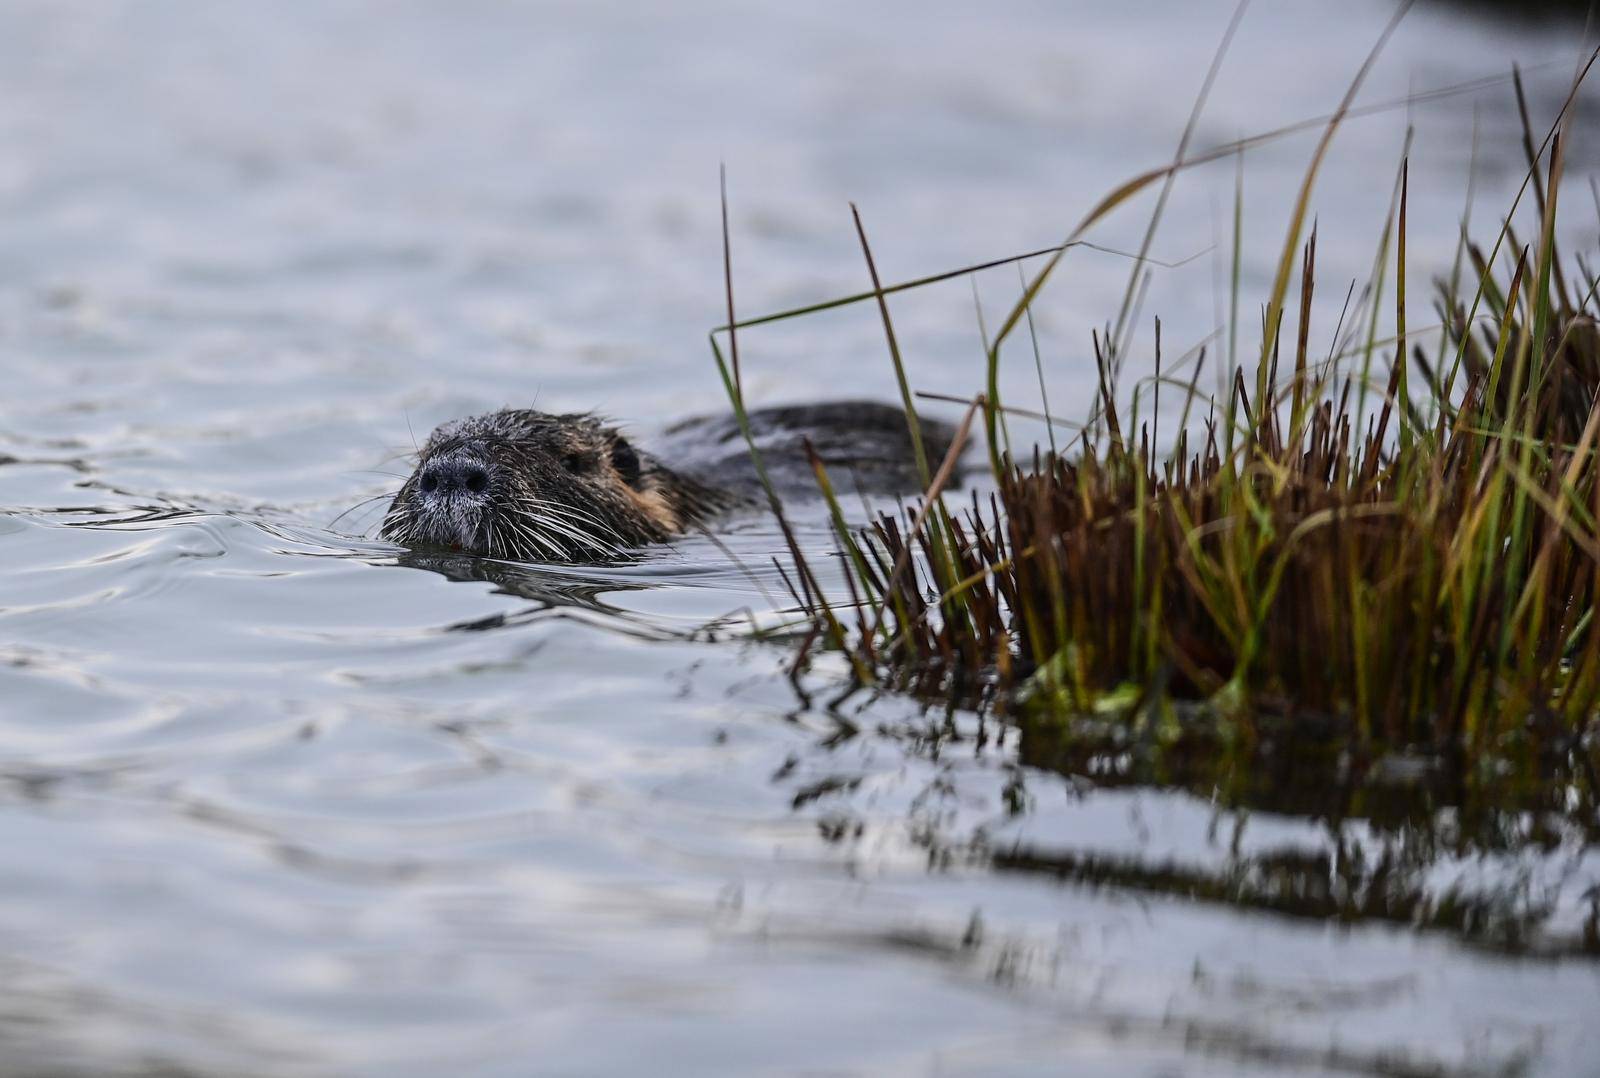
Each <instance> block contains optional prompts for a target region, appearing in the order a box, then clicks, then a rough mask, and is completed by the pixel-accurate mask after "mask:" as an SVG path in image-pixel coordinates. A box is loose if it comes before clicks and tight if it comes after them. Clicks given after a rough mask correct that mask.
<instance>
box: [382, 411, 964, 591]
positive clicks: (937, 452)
mask: <svg viewBox="0 0 1600 1078" xmlns="http://www.w3.org/2000/svg"><path fill="white" fill-rule="evenodd" d="M748 418H749V421H750V428H751V432H752V434H753V435H754V437H755V440H756V444H757V446H758V447H759V449H760V451H761V454H762V460H763V463H764V464H765V466H766V468H767V471H768V476H769V478H770V479H771V480H772V482H773V484H774V486H775V487H776V488H777V489H778V491H779V493H781V494H787V495H794V494H801V493H805V492H808V491H809V492H810V493H815V491H816V481H815V477H814V473H813V472H812V469H811V465H810V462H809V457H808V455H807V454H806V452H805V449H804V443H805V442H806V441H809V442H810V443H811V445H812V446H813V448H815V450H816V451H817V453H818V455H819V456H820V457H821V458H822V460H823V461H824V463H825V464H827V465H828V467H829V469H830V472H831V473H837V474H836V475H835V478H834V481H835V482H836V483H838V484H839V485H840V486H841V487H844V488H846V489H851V488H853V489H856V490H859V491H862V492H864V493H868V492H870V493H912V492H915V491H916V490H917V489H918V485H919V484H918V482H917V475H916V471H915V469H914V466H913V464H912V449H911V439H910V435H909V433H908V429H907V425H906V416H905V413H904V412H902V411H901V410H900V409H898V408H894V407H891V406H889V405H884V404H874V403H870V402H865V401H841V402H836V403H829V404H810V405H795V406H790V407H780V408H765V409H760V410H757V411H753V412H750V413H748ZM921 429H922V434H923V440H924V443H925V446H926V451H927V453H928V455H929V457H930V458H931V460H932V461H933V465H934V466H937V465H938V463H939V461H940V460H941V459H942V458H943V456H944V455H945V453H946V452H947V451H948V449H949V447H950V442H951V440H952V438H953V436H954V431H953V429H952V428H951V427H950V426H949V425H948V424H946V423H942V422H938V421H929V420H923V421H922V424H921ZM666 446H667V447H666V448H664V449H663V451H662V455H661V456H656V455H654V454H651V453H646V452H644V451H642V450H640V449H638V448H636V447H635V446H634V445H633V443H632V442H631V441H630V440H629V439H628V438H627V437H625V436H624V435H623V434H622V433H620V432H619V431H618V430H617V428H616V427H615V426H613V425H611V424H609V423H607V422H606V421H604V420H601V419H599V418H596V417H595V416H593V415H587V414H567V415H552V414H549V413H546V412H538V411H534V410H532V409H528V408H508V409H505V410H503V411H499V412H490V413H488V414H486V415H480V416H472V417H470V418H467V419H458V420H455V421H453V422H450V423H445V424H444V425H442V426H440V427H439V428H438V429H437V430H435V431H434V432H433V433H432V434H431V435H429V436H428V440H427V441H426V442H424V443H423V445H422V447H421V449H420V450H419V451H418V454H417V466H416V469H415V470H414V471H413V472H412V473H411V476H410V477H409V478H407V479H406V481H405V483H404V484H403V485H402V486H401V487H400V491H399V493H397V494H396V495H395V498H394V502H393V503H392V504H391V505H390V506H389V511H388V513H387V514H386V515H385V516H384V520H383V526H382V529H381V534H382V535H383V537H384V538H385V539H388V540H390V541H391V542H395V543H400V544H402V545H405V546H410V547H418V548H423V549H428V548H435V549H447V550H455V551H461V552H465V553H470V554H482V555H486V556H489V557H493V558H504V559H508V560H512V561H594V560H603V559H608V558H617V557H621V556H624V555H625V554H626V553H627V551H628V550H629V549H631V548H635V547H640V546H645V545H647V544H650V543H659V542H664V541H666V540H668V539H671V538H673V537H674V536H677V535H681V534H683V533H684V532H686V531H689V530H692V529H695V528H698V527H702V526H704V525H705V524H706V522H708V521H710V520H712V519H713V518H715V517H718V516H720V515H722V514H726V513H729V512H731V511H734V510H737V509H739V508H741V507H753V506H755V505H758V504H759V502H758V501H757V495H758V492H759V489H760V488H759V482H758V479H757V476H756V472H755V469H754V466H753V465H752V464H751V462H750V458H749V453H748V449H747V446H746V442H745V439H744V436H743V434H742V433H741V431H740V429H739V426H738V423H737V421H736V420H735V419H734V417H732V416H726V417H711V418H698V419H690V420H686V421H684V422H681V423H678V424H676V425H675V426H672V427H670V428H668V430H667V432H666ZM663 458H665V459H667V460H671V462H672V463H671V464H670V465H669V464H667V463H665V462H664V459H663Z"/></svg>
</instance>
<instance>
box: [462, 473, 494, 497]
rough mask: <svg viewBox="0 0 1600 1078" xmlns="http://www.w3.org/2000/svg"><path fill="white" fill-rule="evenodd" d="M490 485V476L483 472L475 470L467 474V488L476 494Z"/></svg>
mask: <svg viewBox="0 0 1600 1078" xmlns="http://www.w3.org/2000/svg"><path fill="white" fill-rule="evenodd" d="M488 485H489V477H488V476H487V475H486V474H484V473H483V472H473V473H472V474H470V475H468V476H467V489H468V490H470V491H472V493H474V494H482V493H483V488H484V487H486V486H488Z"/></svg>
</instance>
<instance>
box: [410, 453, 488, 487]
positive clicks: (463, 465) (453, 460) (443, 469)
mask: <svg viewBox="0 0 1600 1078" xmlns="http://www.w3.org/2000/svg"><path fill="white" fill-rule="evenodd" d="M488 486H489V469H488V468H486V467H485V466H484V465H483V463H482V462H481V461H477V460H473V459H472V458H470V457H444V458H435V459H433V460H430V461H428V463H426V464H424V465H423V466H422V474H421V475H419V476H418V477H417V487H418V488H419V489H420V490H421V491H422V493H424V494H433V493H440V494H457V493H460V492H461V491H471V492H472V493H473V494H481V493H483V491H484V490H485V489H486V488H487V487H488Z"/></svg>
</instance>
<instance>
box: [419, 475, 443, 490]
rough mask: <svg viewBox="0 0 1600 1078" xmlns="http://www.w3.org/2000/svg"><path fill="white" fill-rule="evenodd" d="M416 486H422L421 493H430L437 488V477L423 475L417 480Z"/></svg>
mask: <svg viewBox="0 0 1600 1078" xmlns="http://www.w3.org/2000/svg"><path fill="white" fill-rule="evenodd" d="M417 486H419V487H421V488H422V493H424V494H432V493H433V492H434V491H436V490H438V489H439V479H438V477H437V476H434V475H425V476H423V477H422V478H421V479H420V480H418V481H417Z"/></svg>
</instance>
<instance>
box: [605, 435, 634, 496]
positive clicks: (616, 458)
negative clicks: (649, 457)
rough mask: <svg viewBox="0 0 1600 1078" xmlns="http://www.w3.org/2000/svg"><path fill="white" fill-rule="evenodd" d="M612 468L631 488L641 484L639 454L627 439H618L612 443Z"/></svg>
mask: <svg viewBox="0 0 1600 1078" xmlns="http://www.w3.org/2000/svg"><path fill="white" fill-rule="evenodd" d="M611 466H612V467H613V468H615V469H616V470H617V474H618V475H620V476H621V477H622V481H623V482H624V483H626V484H628V485H629V486H630V487H631V486H634V485H636V484H637V483H638V482H639V454H638V453H635V452H634V451H633V446H631V445H629V444H628V443H627V441H626V440H625V439H622V438H618V439H617V440H616V441H615V442H613V443H611Z"/></svg>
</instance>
